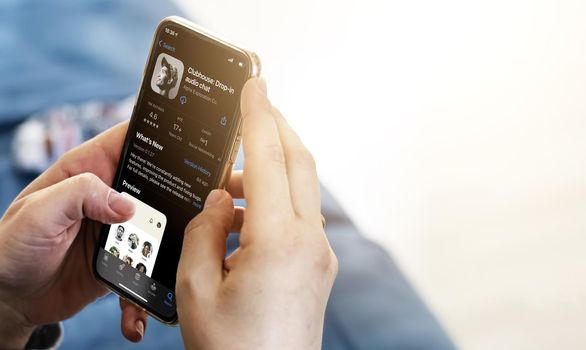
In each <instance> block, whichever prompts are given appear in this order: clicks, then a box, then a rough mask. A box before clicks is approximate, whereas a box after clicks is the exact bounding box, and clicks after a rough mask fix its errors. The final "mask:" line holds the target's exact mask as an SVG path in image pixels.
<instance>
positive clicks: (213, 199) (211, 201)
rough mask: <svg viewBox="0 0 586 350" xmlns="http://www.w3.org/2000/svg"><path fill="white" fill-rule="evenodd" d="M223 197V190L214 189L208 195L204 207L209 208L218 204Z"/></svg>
mask: <svg viewBox="0 0 586 350" xmlns="http://www.w3.org/2000/svg"><path fill="white" fill-rule="evenodd" d="M222 197H223V196H222V192H221V191H220V190H213V191H212V192H210V194H209V195H208V198H207V199H206V203H205V205H204V207H205V208H207V207H211V206H213V205H216V204H218V203H219V202H220V200H221V199H222Z"/></svg>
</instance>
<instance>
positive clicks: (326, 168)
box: [178, 0, 586, 349]
mask: <svg viewBox="0 0 586 350" xmlns="http://www.w3.org/2000/svg"><path fill="white" fill-rule="evenodd" d="M178 2H179V4H180V5H181V6H182V7H184V8H185V9H186V11H187V12H188V13H189V14H191V15H192V18H193V19H194V20H196V21H197V22H198V23H200V24H202V25H204V26H206V27H208V28H210V29H212V30H213V31H215V32H217V33H219V34H222V35H223V36H225V37H227V38H229V39H232V40H235V41H236V42H239V43H241V44H243V45H244V46H246V47H248V48H251V49H253V50H255V51H256V52H258V53H259V55H260V57H261V59H262V61H263V75H264V77H265V78H266V79H267V81H268V85H269V94H270V97H271V98H272V100H273V102H274V104H275V105H277V106H279V107H280V109H281V110H282V111H283V113H284V114H285V116H286V117H287V118H288V119H289V121H290V123H291V124H293V126H294V127H295V128H296V129H297V130H298V132H299V134H300V135H301V136H302V138H303V139H304V141H305V142H306V144H307V146H308V147H309V148H310V149H311V151H312V152H313V154H314V156H315V158H316V160H317V163H318V168H319V172H320V176H321V179H322V181H323V182H324V183H325V184H326V185H327V186H328V187H329V188H330V189H331V190H332V192H333V193H334V195H335V196H336V197H337V198H338V199H339V200H340V201H341V202H342V204H343V206H344V207H345V208H346V209H347V210H348V212H349V214H350V216H351V217H352V218H353V220H354V221H355V222H356V223H357V224H358V226H359V227H360V228H361V229H362V231H363V232H364V234H366V235H368V236H369V237H371V238H372V239H374V240H376V241H378V242H380V243H381V244H383V245H384V246H385V247H386V248H387V249H388V250H389V251H390V252H392V254H393V255H394V256H395V257H396V258H397V260H398V261H399V263H400V265H401V267H402V269H403V270H404V271H405V273H406V274H407V275H408V277H409V278H410V279H411V281H412V282H413V283H414V284H415V286H416V287H417V289H418V290H419V291H420V293H421V294H422V295H423V297H424V298H425V299H426V301H427V302H428V304H429V305H430V307H431V308H432V309H433V311H434V312H435V313H436V314H437V315H438V317H439V318H440V320H441V321H442V323H443V324H444V326H445V327H446V329H447V330H448V332H449V333H450V335H451V336H452V337H453V338H454V339H455V341H456V342H457V343H458V344H459V346H461V347H462V348H465V349H552V348H560V349H577V348H586V278H585V277H586V256H585V254H584V251H585V250H586V137H585V136H586V20H585V19H586V2H584V1H578V0H576V1H571V0H562V1H560V0H557V1H555V0H548V1H536V0H533V1H529V0H525V1H523V0H506V1H505V0H492V1H469V0H468V1H464V0H460V1H458V0H447V1H441V2H440V1H433V0H414V1H380V2H377V1H371V0H362V1H359V2H358V1H356V2H341V1H333V0H324V1H320V2H315V1H310V0H298V1H295V2H280V1H269V0H251V1H236V0H215V1H202V0H191V1H188V0H178ZM381 278H384V276H381Z"/></svg>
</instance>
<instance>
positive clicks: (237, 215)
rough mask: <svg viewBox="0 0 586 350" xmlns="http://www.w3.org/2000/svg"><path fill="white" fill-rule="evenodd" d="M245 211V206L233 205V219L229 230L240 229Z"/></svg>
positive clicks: (235, 230)
mask: <svg viewBox="0 0 586 350" xmlns="http://www.w3.org/2000/svg"><path fill="white" fill-rule="evenodd" d="M245 213H246V208H243V207H234V220H232V227H231V228H230V232H236V233H240V231H241V230H242V224H244V214H245Z"/></svg>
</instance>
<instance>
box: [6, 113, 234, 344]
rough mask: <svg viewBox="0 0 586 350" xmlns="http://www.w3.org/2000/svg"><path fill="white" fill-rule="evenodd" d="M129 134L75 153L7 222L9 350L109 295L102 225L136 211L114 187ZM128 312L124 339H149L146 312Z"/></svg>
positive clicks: (107, 136)
mask: <svg viewBox="0 0 586 350" xmlns="http://www.w3.org/2000/svg"><path fill="white" fill-rule="evenodd" d="M127 129H128V123H122V124H119V125H117V126H115V127H113V128H112V129H110V130H108V131H106V132H104V133H102V134H100V135H98V136H96V137H95V138H93V139H91V140H89V141H88V142H86V143H84V144H82V145H80V146H79V147H77V148H75V149H73V150H71V151H69V152H67V153H66V154H65V155H63V156H62V157H61V158H60V159H59V160H58V161H57V162H56V163H55V164H54V165H53V166H51V167H50V168H49V169H47V170H46V171H45V172H44V173H43V174H41V175H40V176H39V177H38V178H36V179H35V180H34V181H33V182H31V183H30V184H29V185H28V186H27V187H26V188H25V189H24V190H23V191H22V192H21V193H20V194H19V195H18V196H17V198H15V200H14V201H13V203H12V204H11V205H10V207H9V208H8V209H7V211H6V213H5V214H4V216H3V217H2V219H0V344H2V346H1V347H2V348H8V349H12V348H15V349H16V348H22V347H24V344H25V343H26V342H27V341H28V339H29V337H30V335H31V333H32V331H33V330H34V328H35V327H36V326H38V325H42V324H49V323H54V322H58V321H61V320H65V319H67V318H69V317H71V316H73V315H74V314H76V313H77V312H78V311H80V310H81V309H82V308H83V307H85V306H86V305H87V304H89V303H91V302H92V301H94V300H95V299H96V298H98V297H100V296H102V295H104V294H106V293H107V292H108V291H107V289H106V288H104V287H103V286H102V285H100V284H99V283H98V282H97V281H96V279H95V278H94V276H93V273H92V258H93V252H94V249H95V246H96V242H97V241H98V236H99V233H100V228H101V225H102V223H115V222H123V221H126V220H127V219H129V218H130V217H131V216H132V214H133V212H134V207H133V204H132V203H131V202H129V201H127V200H125V199H124V197H122V196H119V195H118V194H117V192H116V191H114V190H112V189H111V188H110V187H109V185H111V183H112V181H113V179H114V174H115V171H116V167H117V165H118V161H119V156H120V150H121V149H122V145H123V142H124V137H125V135H126V131H127ZM238 178H239V176H238V175H235V176H233V179H235V180H237V179H238ZM229 188H230V186H228V189H229ZM120 306H121V309H122V315H121V330H122V334H123V335H124V336H125V337H126V338H128V339H129V340H131V341H134V342H136V341H139V340H141V339H142V337H143V335H144V332H145V328H146V324H147V315H146V313H145V312H144V311H142V310H139V309H138V308H136V307H134V306H133V305H131V304H129V303H127V302H124V301H121V303H120Z"/></svg>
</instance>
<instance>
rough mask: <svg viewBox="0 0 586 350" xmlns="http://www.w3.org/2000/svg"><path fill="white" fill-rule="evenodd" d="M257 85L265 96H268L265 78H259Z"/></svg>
mask: <svg viewBox="0 0 586 350" xmlns="http://www.w3.org/2000/svg"><path fill="white" fill-rule="evenodd" d="M257 86H258V88H259V89H260V91H261V92H262V94H263V95H264V96H266V95H267V81H266V80H265V79H264V78H259V79H258V84H257Z"/></svg>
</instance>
